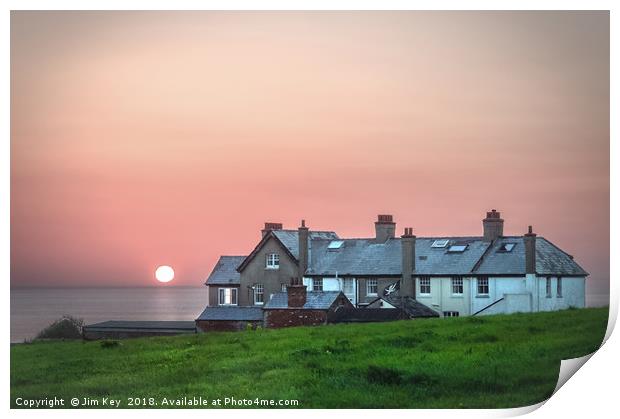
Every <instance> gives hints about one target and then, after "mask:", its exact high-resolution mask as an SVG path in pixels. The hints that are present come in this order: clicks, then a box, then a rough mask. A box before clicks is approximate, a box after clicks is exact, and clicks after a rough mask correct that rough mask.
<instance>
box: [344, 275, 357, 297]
mask: <svg viewBox="0 0 620 419" xmlns="http://www.w3.org/2000/svg"><path fill="white" fill-rule="evenodd" d="M342 291H343V292H344V293H345V295H353V293H354V292H355V291H354V288H353V279H352V278H345V279H344V281H343V283H342Z"/></svg>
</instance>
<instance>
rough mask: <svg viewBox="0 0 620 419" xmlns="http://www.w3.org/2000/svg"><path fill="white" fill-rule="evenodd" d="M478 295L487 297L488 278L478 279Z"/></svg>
mask: <svg viewBox="0 0 620 419" xmlns="http://www.w3.org/2000/svg"><path fill="white" fill-rule="evenodd" d="M478 295H489V278H487V277H481V278H478Z"/></svg>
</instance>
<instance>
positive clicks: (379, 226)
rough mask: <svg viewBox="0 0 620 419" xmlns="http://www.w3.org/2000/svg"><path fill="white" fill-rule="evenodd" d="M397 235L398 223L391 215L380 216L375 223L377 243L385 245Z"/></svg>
mask: <svg viewBox="0 0 620 419" xmlns="http://www.w3.org/2000/svg"><path fill="white" fill-rule="evenodd" d="M395 233H396V223H395V222H394V221H393V220H392V216H391V215H389V214H379V215H378V216H377V221H375V234H376V236H375V237H376V238H375V241H376V242H377V243H385V242H386V241H387V240H388V239H393V238H394V234H395Z"/></svg>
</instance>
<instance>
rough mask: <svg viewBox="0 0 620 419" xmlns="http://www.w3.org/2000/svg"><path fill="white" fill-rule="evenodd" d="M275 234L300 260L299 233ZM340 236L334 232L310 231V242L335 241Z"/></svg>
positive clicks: (281, 231)
mask: <svg viewBox="0 0 620 419" xmlns="http://www.w3.org/2000/svg"><path fill="white" fill-rule="evenodd" d="M273 234H274V235H275V236H276V237H277V238H278V240H280V242H282V244H283V245H284V246H285V247H286V248H287V249H288V251H289V252H291V254H292V255H293V256H294V257H295V259H299V232H298V231H297V230H273ZM337 238H338V235H337V234H336V233H334V232H333V231H309V232H308V239H309V240H310V242H312V241H314V240H330V241H331V240H335V239H337ZM311 246H312V244H311V243H309V248H310V249H309V252H310V253H311V252H312V249H311Z"/></svg>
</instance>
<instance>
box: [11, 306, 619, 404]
mask: <svg viewBox="0 0 620 419" xmlns="http://www.w3.org/2000/svg"><path fill="white" fill-rule="evenodd" d="M607 315H608V310H607V308H598V309H581V310H566V311H561V312H553V313H537V314H515V315H504V316H491V317H473V318H471V317H470V318H456V319H433V320H418V321H399V322H391V323H374V324H356V325H330V326H323V327H313V328H308V327H303V328H302V327H299V328H291V329H280V330H259V331H254V332H252V331H249V332H240V333H212V334H200V335H191V336H178V337H166V338H143V339H133V340H126V341H123V342H122V345H121V346H118V347H111V348H103V347H102V346H101V343H100V342H86V343H83V342H46V343H35V344H25V345H16V346H13V347H11V403H12V404H13V403H14V401H15V398H16V397H20V396H21V397H28V398H34V397H36V398H40V397H46V396H48V397H53V396H59V397H65V398H70V397H80V396H93V397H97V396H115V397H119V398H121V397H122V398H124V397H129V396H131V397H135V396H139V397H156V398H159V397H164V396H166V397H183V396H188V397H192V396H202V397H206V398H217V397H222V398H223V397H229V396H234V397H237V398H247V399H254V398H256V397H259V398H267V399H298V400H299V401H300V407H324V408H336V407H349V408H365V407H401V408H414V407H420V408H422V407H445V408H450V407H517V406H524V405H530V404H533V403H537V402H539V401H542V400H544V399H546V398H548V397H549V396H550V395H551V393H552V391H553V389H554V388H555V385H556V382H557V377H558V372H559V366H560V360H561V359H566V358H574V357H578V356H582V355H585V354H587V353H590V352H593V351H594V350H596V349H597V348H598V347H599V345H600V343H601V342H602V339H603V336H604V333H605V329H606V324H607Z"/></svg>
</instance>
